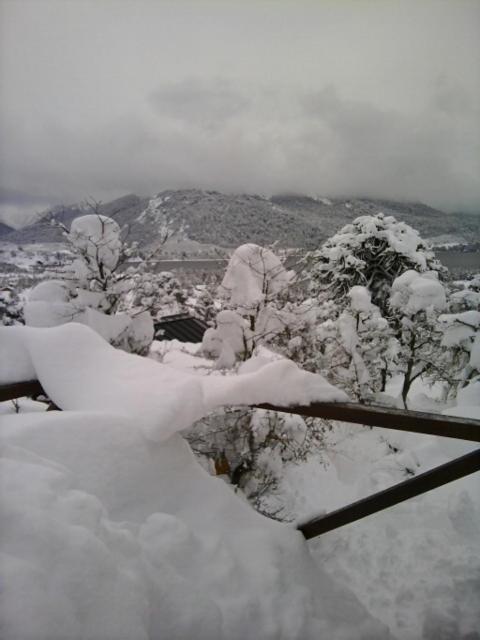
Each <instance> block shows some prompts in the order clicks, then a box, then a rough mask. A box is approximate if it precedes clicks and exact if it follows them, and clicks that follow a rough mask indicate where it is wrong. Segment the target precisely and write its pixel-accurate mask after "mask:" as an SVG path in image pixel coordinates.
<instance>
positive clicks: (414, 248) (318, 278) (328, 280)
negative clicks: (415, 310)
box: [305, 213, 445, 317]
mask: <svg viewBox="0 0 480 640" xmlns="http://www.w3.org/2000/svg"><path fill="white" fill-rule="evenodd" d="M305 260H306V265H307V266H306V271H307V273H308V275H309V277H310V278H311V291H312V294H314V295H317V296H319V295H324V296H326V297H329V298H335V300H336V301H337V302H338V303H339V304H342V303H343V302H344V301H346V298H347V295H348V292H349V291H350V289H351V288H352V287H353V286H355V285H361V286H364V287H366V288H367V289H368V290H369V291H370V293H371V296H372V302H373V304H375V305H377V306H378V307H379V308H380V311H381V313H382V315H383V316H384V317H386V316H387V315H388V313H389V306H388V299H389V295H390V287H391V285H392V283H393V281H394V280H395V278H397V277H398V276H399V275H401V274H402V273H403V272H404V271H407V270H409V269H413V270H416V271H419V272H423V271H436V272H437V273H438V274H440V275H441V274H443V273H444V271H445V270H444V268H443V267H442V265H441V264H440V262H439V261H438V260H437V259H436V258H435V254H434V253H433V251H431V250H430V248H429V247H428V245H427V243H426V242H425V241H424V240H422V238H421V237H420V235H419V234H418V232H417V231H416V230H415V229H413V228H412V227H410V226H409V225H408V224H406V223H405V222H399V221H397V220H396V219H395V218H394V217H393V216H384V215H383V214H382V213H379V214H377V215H369V216H367V215H365V216H360V217H358V218H356V219H355V220H354V221H353V222H352V223H351V224H347V225H346V226H344V227H343V228H342V229H341V230H340V231H339V232H338V233H336V234H335V235H334V236H332V237H331V238H329V239H328V240H327V241H326V242H325V244H324V245H323V246H322V247H321V249H319V250H317V251H312V252H311V253H309V254H307V256H306V258H305Z"/></svg>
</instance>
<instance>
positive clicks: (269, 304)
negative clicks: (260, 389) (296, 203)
mask: <svg viewBox="0 0 480 640" xmlns="http://www.w3.org/2000/svg"><path fill="white" fill-rule="evenodd" d="M294 280H295V273H294V272H293V271H287V270H286V269H285V267H284V265H283V264H282V262H281V260H280V259H279V258H278V257H277V256H276V255H275V254H274V253H273V251H271V250H270V249H267V248H264V247H260V246H259V245H256V244H245V245H241V246H240V247H238V249H236V250H235V252H234V253H233V255H232V257H231V258H230V261H229V263H228V266H227V270H226V273H225V276H224V278H223V280H222V283H221V285H220V287H219V292H218V293H219V297H220V298H221V300H222V310H221V312H220V313H219V314H218V315H217V318H216V328H211V329H209V330H208V331H207V332H206V334H205V338H204V348H205V351H206V352H207V353H210V354H212V355H214V356H215V357H217V358H218V366H219V367H225V368H229V367H232V366H233V365H234V364H235V362H237V361H241V360H246V359H247V358H249V357H250V356H251V355H252V354H253V352H254V350H255V349H256V347H258V346H259V345H266V344H270V345H271V344H273V343H274V342H275V341H276V340H279V339H280V336H281V335H283V337H288V339H290V337H292V336H291V334H292V326H291V325H292V323H293V322H294V321H295V312H297V315H298V317H299V318H300V316H301V315H302V313H306V310H305V309H302V310H300V309H298V308H294V305H293V304H292V303H291V302H289V301H288V296H287V294H288V291H289V288H290V287H291V286H292V284H293V282H294Z"/></svg>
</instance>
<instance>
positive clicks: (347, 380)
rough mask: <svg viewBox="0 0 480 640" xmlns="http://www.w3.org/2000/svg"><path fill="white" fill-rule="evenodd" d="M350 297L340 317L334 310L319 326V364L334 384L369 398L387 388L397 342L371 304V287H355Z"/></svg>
mask: <svg viewBox="0 0 480 640" xmlns="http://www.w3.org/2000/svg"><path fill="white" fill-rule="evenodd" d="M347 299H348V304H347V306H346V307H345V308H344V310H343V311H342V312H341V314H340V315H339V316H338V318H336V319H335V314H334V312H333V311H331V315H330V317H327V319H325V320H324V321H323V322H321V323H320V324H319V326H318V329H317V333H316V336H317V340H318V342H317V345H316V347H317V353H318V354H321V356H320V357H317V366H318V370H319V371H320V372H321V373H322V374H323V375H325V377H327V379H328V380H330V381H331V382H332V383H333V384H336V385H338V386H340V387H341V388H343V389H345V390H346V391H348V393H349V394H350V395H352V396H354V397H356V398H358V399H359V400H360V401H367V400H369V399H372V398H373V396H374V395H375V394H376V393H378V392H383V391H385V387H386V383H387V381H388V379H389V378H390V377H391V375H392V368H393V367H392V362H393V358H394V355H395V353H396V351H397V341H396V340H395V338H394V335H393V331H392V329H391V327H390V326H389V324H388V322H387V320H386V319H385V318H383V317H382V315H381V313H380V310H379V309H378V307H377V306H375V305H374V304H372V302H371V297H370V292H369V291H368V289H366V288H365V287H361V286H358V285H357V286H355V287H352V289H350V291H349V293H348V298H347ZM332 316H333V319H332Z"/></svg>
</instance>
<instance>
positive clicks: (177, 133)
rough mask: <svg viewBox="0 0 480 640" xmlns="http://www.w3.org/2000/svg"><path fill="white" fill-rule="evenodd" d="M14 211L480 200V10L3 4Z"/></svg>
mask: <svg viewBox="0 0 480 640" xmlns="http://www.w3.org/2000/svg"><path fill="white" fill-rule="evenodd" d="M0 12H1V15H0V80H1V104H0V138H1V142H0V144H1V147H0V176H1V191H0V198H1V204H0V212H2V211H3V215H4V217H5V214H7V216H8V214H10V215H12V214H13V213H14V212H16V211H17V210H32V209H35V208H37V209H40V208H45V206H46V205H47V204H53V203H60V202H62V203H69V202H78V201H80V200H82V199H84V198H85V197H87V196H93V197H95V198H96V199H100V200H103V201H107V200H109V199H112V198H114V197H116V196H120V195H123V194H126V193H131V192H134V193H137V194H139V195H144V194H145V195H146V194H153V193H155V192H158V191H160V190H162V189H165V188H181V187H200V188H209V189H218V190H221V191H228V192H250V193H260V194H265V195H270V194H273V193H279V192H292V191H294V192H301V193H305V194H307V195H332V196H335V195H347V196H353V195H359V196H362V195H363V196H372V197H373V196H378V197H390V198H397V199H407V200H420V201H423V202H425V203H428V204H430V205H433V206H437V207H439V208H443V209H445V210H459V209H463V210H470V211H472V210H475V211H479V210H480V179H479V176H480V124H479V123H480V2H479V1H478V0H472V1H469V2H466V1H463V0H448V1H445V2H444V1H442V0H434V1H432V2H430V1H429V0H422V1H418V0H415V2H409V1H408V0H398V1H394V0H392V1H390V0H377V1H370V2H367V1H363V0H350V1H349V0H331V1H330V2H329V1H326V0H325V1H323V0H317V1H313V0H312V1H310V2H307V1H302V0H297V1H292V2H283V1H282V0H277V1H275V2H274V1H271V2H255V1H253V0H252V1H248V0H243V1H241V0H223V1H222V2H203V1H202V0H197V1H195V2H184V1H182V0H176V1H171V2H162V1H161V0H159V1H154V0H152V1H151V2H150V1H149V2H142V1H141V0H92V1H91V2H89V1H88V0H60V1H58V2H56V1H52V0H31V1H30V0H0Z"/></svg>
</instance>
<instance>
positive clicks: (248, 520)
mask: <svg viewBox="0 0 480 640" xmlns="http://www.w3.org/2000/svg"><path fill="white" fill-rule="evenodd" d="M37 333H38V332H37ZM43 333H47V332H46V331H45V332H43ZM48 333H52V332H48ZM55 333H58V330H57V331H56V332H55ZM61 333H63V334H64V335H65V332H64V331H63V328H62V331H61ZM82 333H84V331H82ZM32 335H33V334H32ZM32 342H35V339H34V338H33V339H32ZM83 346H85V345H83ZM152 364H153V365H154V366H157V367H158V366H159V365H156V364H155V363H153V362H152ZM58 384H59V382H58V380H57V381H56V382H55V383H54V386H57V385H58ZM104 393H105V396H106V398H107V400H108V398H109V394H108V389H104ZM0 434H1V438H2V444H3V456H2V459H1V461H0V474H1V485H2V494H1V499H2V504H1V512H2V526H3V532H2V533H3V535H2V557H1V561H0V570H1V573H2V584H3V588H2V603H1V609H0V615H1V619H2V637H3V638H4V639H5V640H14V639H15V640H18V639H19V638H21V639H22V640H51V639H52V638H61V639H62V640H73V639H75V640H77V639H78V640H80V638H81V639H82V640H86V639H90V640H97V639H98V638H102V639H103V638H104V639H110V640H119V639H120V638H125V639H127V638H128V640H190V639H191V638H196V639H198V640H213V639H215V640H222V639H225V640H227V639H228V640H236V639H238V640H244V638H255V639H258V640H263V639H265V640H267V639H268V640H282V639H283V640H295V639H298V640H309V639H311V640H318V639H319V638H325V639H328V640H336V639H338V640H351V639H352V638H356V639H357V638H358V639H362V638H363V639H364V640H373V639H375V638H378V639H379V640H380V639H382V640H384V639H386V638H388V637H389V634H388V631H387V629H386V628H385V627H384V626H383V625H381V624H379V623H378V622H377V621H375V620H374V619H373V618H372V617H371V616H370V615H369V614H368V613H367V611H366V609H365V608H364V607H363V606H362V605H361V604H360V603H359V601H358V600H357V599H356V598H355V596H353V595H352V593H351V592H350V591H349V589H348V588H345V587H340V586H339V585H338V584H337V583H336V582H335V581H334V580H332V579H331V578H330V577H329V575H328V574H327V573H325V571H324V570H323V569H322V568H321V567H320V566H317V565H316V564H315V562H314V561H313V559H312V557H311V556H310V554H309V552H308V548H307V546H306V544H305V542H304V541H303V538H302V536H301V535H300V534H299V533H297V532H296V531H295V530H294V529H292V528H291V527H290V526H287V525H281V524H279V523H276V522H274V521H271V520H268V519H266V518H263V517H262V516H260V515H259V514H257V513H256V512H254V511H253V510H252V509H251V508H250V507H249V506H248V505H247V504H246V503H245V502H243V501H242V500H241V499H240V498H239V497H237V496H236V495H235V494H234V493H233V492H232V491H231V489H230V488H229V487H228V486H227V485H226V484H225V483H224V482H223V481H222V480H219V479H216V478H213V477H211V476H209V475H208V474H207V473H206V472H204V471H203V470H202V469H201V467H200V466H199V464H198V463H197V462H196V460H195V459H194V457H193V454H192V453H191V451H190V449H189V447H188V446H187V444H186V443H185V442H184V441H183V439H182V438H180V436H178V435H174V436H172V437H171V438H170V439H169V440H168V441H166V442H163V443H161V444H158V443H152V442H151V441H148V440H146V439H145V438H144V437H143V435H142V434H141V432H139V431H138V429H137V425H136V420H134V419H132V418H130V417H125V416H119V415H112V414H107V413H105V412H103V413H98V412H90V413H85V412H82V411H78V412H71V411H65V412H49V413H45V414H38V413H36V414H33V413H32V414H19V415H11V416H6V417H5V416H4V417H3V418H2V422H1V426H0Z"/></svg>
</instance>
